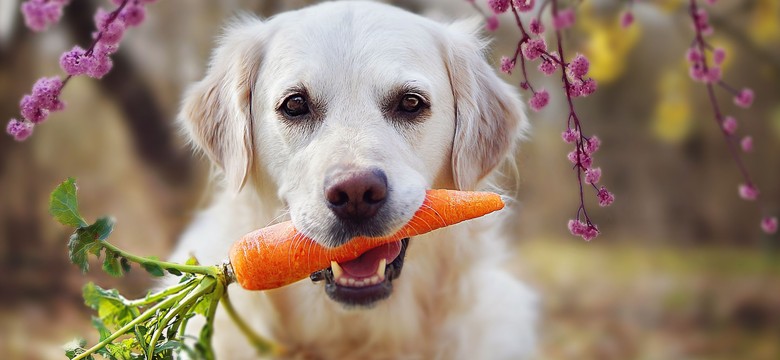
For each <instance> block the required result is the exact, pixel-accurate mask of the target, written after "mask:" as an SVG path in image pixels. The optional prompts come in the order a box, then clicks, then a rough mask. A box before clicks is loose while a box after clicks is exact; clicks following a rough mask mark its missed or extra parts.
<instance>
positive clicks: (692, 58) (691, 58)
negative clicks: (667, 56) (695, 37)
mask: <svg viewBox="0 0 780 360" xmlns="http://www.w3.org/2000/svg"><path fill="white" fill-rule="evenodd" d="M685 59H686V60H688V62H692V63H698V62H701V61H702V60H703V59H704V56H703V55H702V54H701V51H699V49H697V48H693V47H692V48H690V49H688V52H687V53H685Z"/></svg>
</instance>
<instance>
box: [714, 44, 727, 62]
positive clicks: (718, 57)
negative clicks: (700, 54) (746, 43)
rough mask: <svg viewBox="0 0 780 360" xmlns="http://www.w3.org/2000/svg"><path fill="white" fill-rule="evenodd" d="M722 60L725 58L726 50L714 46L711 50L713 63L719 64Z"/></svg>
mask: <svg viewBox="0 0 780 360" xmlns="http://www.w3.org/2000/svg"><path fill="white" fill-rule="evenodd" d="M723 60H726V50H723V48H715V50H713V51H712V61H714V62H715V65H721V64H723Z"/></svg>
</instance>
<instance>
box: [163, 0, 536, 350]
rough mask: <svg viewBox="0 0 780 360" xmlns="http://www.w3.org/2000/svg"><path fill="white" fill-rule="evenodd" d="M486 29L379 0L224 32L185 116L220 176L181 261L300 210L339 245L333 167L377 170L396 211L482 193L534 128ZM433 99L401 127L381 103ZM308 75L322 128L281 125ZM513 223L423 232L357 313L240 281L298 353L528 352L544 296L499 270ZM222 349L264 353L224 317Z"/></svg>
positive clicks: (256, 319) (300, 291)
mask: <svg viewBox="0 0 780 360" xmlns="http://www.w3.org/2000/svg"><path fill="white" fill-rule="evenodd" d="M477 26H479V25H478V24H477V23H475V22H461V23H455V24H451V25H445V24H439V23H436V22H433V21H431V20H427V19H425V18H423V17H420V16H417V15H413V14H410V13H407V12H404V11H402V10H399V9H396V8H393V7H390V6H386V5H380V4H375V3H368V2H337V3H325V4H321V5H317V6H314V7H309V8H305V9H302V10H299V11H295V12H289V13H283V14H281V15H278V16H276V17H273V18H271V19H268V20H267V21H264V22H263V21H260V20H257V19H253V18H244V19H242V20H239V21H237V22H236V23H235V24H234V25H232V26H230V27H229V28H228V30H227V31H226V34H225V35H224V36H223V37H222V39H221V40H220V44H219V46H218V48H217V49H216V50H215V52H214V55H213V58H212V62H211V65H210V68H209V71H208V74H207V75H206V77H205V78H204V79H203V80H202V81H200V82H198V83H197V84H195V85H193V87H192V88H191V89H190V90H189V91H188V93H187V94H186V96H185V100H184V104H183V108H182V113H181V120H182V124H183V126H184V128H185V130H186V131H187V133H188V136H189V137H190V138H191V139H192V141H193V142H194V143H195V145H196V146H197V147H198V148H200V149H201V150H202V151H204V153H205V154H206V155H207V156H208V157H209V158H210V159H211V160H212V161H213V162H214V164H215V165H216V167H217V169H218V171H219V173H220V174H222V175H223V176H222V177H223V179H224V185H225V186H224V190H221V191H220V192H219V193H218V194H217V196H216V199H215V201H214V203H213V204H212V205H211V206H210V208H208V209H207V210H205V211H204V212H202V213H201V214H199V215H198V216H197V218H196V219H195V220H194V221H193V224H192V225H191V226H190V228H189V229H188V230H187V232H186V233H185V234H184V236H183V237H182V239H181V242H180V244H179V246H178V248H177V250H176V252H175V254H174V255H173V259H174V260H178V261H181V260H183V259H185V258H186V257H187V256H189V255H190V254H192V255H195V256H196V257H197V258H198V259H199V260H200V261H201V262H202V263H219V262H221V261H222V260H223V259H224V258H225V257H226V255H227V251H228V249H229V247H230V245H231V243H232V242H233V241H234V240H235V239H238V238H239V237H240V236H241V235H243V234H244V233H247V232H249V231H251V230H253V229H256V228H259V227H263V226H266V225H268V224H269V223H272V222H275V221H277V220H279V219H280V218H284V217H285V216H286V215H287V212H288V211H289V216H290V218H291V219H292V220H293V222H294V223H295V225H296V227H297V228H299V229H301V230H302V231H304V232H305V233H306V234H308V235H310V236H312V237H313V238H315V239H317V240H318V241H321V242H323V243H325V244H327V243H329V241H330V240H329V238H330V237H333V236H335V235H334V234H331V233H329V232H325V231H323V230H322V228H323V224H330V223H332V222H333V221H334V216H333V214H332V213H331V211H330V210H329V209H328V208H327V206H325V200H324V198H323V194H322V187H323V181H324V176H325V173H326V171H327V169H328V168H330V167H332V166H337V165H339V164H349V165H354V166H359V167H378V168H381V169H382V170H383V171H385V173H386V174H387V177H388V187H389V189H390V190H389V195H388V202H387V203H386V204H385V205H384V207H385V208H386V209H387V218H386V221H387V222H388V223H389V224H390V225H391V228H393V229H395V228H398V227H400V226H402V224H404V223H405V222H406V221H408V220H409V218H410V217H411V216H412V214H413V212H414V211H415V210H416V208H417V207H418V206H419V204H420V203H421V201H422V198H423V196H424V191H425V189H427V188H461V189H474V188H478V187H480V186H481V185H480V184H483V185H484V184H485V183H486V182H487V181H489V180H490V175H491V173H492V172H493V171H494V170H495V168H496V167H497V166H498V165H499V164H500V163H501V162H502V161H504V160H506V159H507V158H510V157H511V154H512V152H513V150H514V147H515V143H516V141H517V140H518V138H519V137H520V135H521V133H522V130H523V128H524V126H525V124H526V122H527V121H526V118H525V115H524V109H523V106H522V103H521V102H520V100H519V97H518V95H517V93H516V92H515V91H514V89H513V88H511V87H510V86H508V85H507V84H505V83H504V82H502V81H501V80H500V79H499V78H498V77H497V76H496V75H495V73H494V71H493V70H492V69H491V67H490V66H489V65H488V64H487V63H486V62H485V61H484V59H483V57H482V51H483V48H484V43H483V42H482V41H481V40H480V39H479V38H478V37H477V36H476V35H475V29H476V28H477ZM410 83H411V84H413V85H414V86H415V87H418V88H420V89H423V90H424V91H425V92H427V93H428V94H429V95H430V100H431V103H432V106H431V111H430V116H429V117H428V118H427V119H425V120H424V121H422V122H419V123H415V124H408V125H400V126H399V125H398V124H397V123H393V122H392V121H388V119H386V118H385V116H384V115H383V112H382V106H381V103H382V99H385V96H386V95H387V93H388V91H391V90H392V89H394V88H396V87H397V86H399V85H402V84H410ZM295 86H298V87H300V86H303V87H305V88H306V89H307V91H308V93H309V94H311V95H312V96H313V97H317V98H318V99H319V100H320V101H321V103H322V104H324V108H325V109H324V114H323V116H321V117H320V118H319V119H318V121H317V123H316V124H314V125H313V126H312V127H311V128H303V127H300V126H298V125H294V126H290V125H289V124H287V125H285V123H284V121H282V119H281V118H280V116H279V114H278V113H277V111H276V109H277V106H278V104H279V102H280V99H283V98H284V97H285V91H288V90H289V89H290V88H291V87H295ZM501 218H502V216H501V215H500V214H497V215H491V216H488V217H486V218H483V219H479V220H474V221H471V222H468V223H465V224H461V225H457V226H453V227H450V228H446V229H442V230H439V231H436V232H434V233H432V234H429V235H424V236H419V237H415V238H413V239H412V241H411V244H410V248H409V250H408V252H407V256H406V261H405V265H404V267H403V272H402V275H401V276H400V277H399V278H398V279H396V280H395V281H394V282H393V286H394V291H393V294H392V295H391V296H390V297H389V298H388V299H386V300H383V301H381V302H380V303H378V304H377V305H376V306H375V307H373V308H370V309H345V308H344V307H343V306H342V305H341V304H339V303H336V302H334V301H332V300H330V299H329V298H328V297H327V296H326V294H325V292H324V290H323V288H322V284H315V283H312V282H311V281H309V280H303V281H300V282H298V283H295V284H293V285H290V286H287V287H283V288H280V289H277V290H273V291H267V292H262V293H261V292H248V291H244V290H242V289H240V288H238V287H232V288H231V290H230V292H231V298H232V300H233V301H234V302H235V305H236V306H237V308H238V309H239V311H240V313H241V314H242V316H244V317H245V318H246V319H247V320H248V322H249V323H250V324H251V325H252V326H253V327H254V328H255V329H256V330H257V331H258V332H260V333H262V334H264V335H265V336H268V337H270V338H272V339H274V340H275V341H278V342H280V343H281V344H282V345H283V346H284V347H285V348H287V349H288V350H289V351H290V353H289V358H296V359H298V358H300V359H520V358H524V357H526V356H529V354H531V353H532V352H533V348H534V346H533V344H534V324H535V314H536V309H535V296H534V295H533V293H532V292H531V291H529V290H528V289H527V288H526V287H525V286H524V285H523V284H522V283H520V282H519V281H518V280H516V279H514V278H513V277H512V276H510V275H509V274H508V273H506V272H505V271H504V270H502V268H501V263H502V261H503V260H505V256H506V251H505V249H504V242H503V240H504V239H503V235H502V234H500V233H499V232H498V231H497V230H496V229H498V228H499V226H498V224H497V222H498V221H500V220H501ZM215 347H216V349H217V355H218V356H219V357H220V358H222V359H242V358H254V357H255V356H256V355H255V352H254V350H253V349H251V347H250V346H249V344H248V343H247V342H246V340H245V339H244V338H243V337H242V335H240V333H239V332H238V331H237V329H235V327H234V326H233V325H232V324H231V323H230V321H229V320H227V317H226V316H225V315H224V314H222V313H221V312H220V313H218V320H217V327H216V331H215Z"/></svg>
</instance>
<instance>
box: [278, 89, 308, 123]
mask: <svg viewBox="0 0 780 360" xmlns="http://www.w3.org/2000/svg"><path fill="white" fill-rule="evenodd" d="M281 110H282V112H284V114H285V115H287V116H288V117H298V116H302V115H306V114H308V113H309V102H308V101H306V98H305V97H304V96H303V95H301V94H294V95H291V96H290V97H288V98H287V99H285V100H284V103H282V109H281Z"/></svg>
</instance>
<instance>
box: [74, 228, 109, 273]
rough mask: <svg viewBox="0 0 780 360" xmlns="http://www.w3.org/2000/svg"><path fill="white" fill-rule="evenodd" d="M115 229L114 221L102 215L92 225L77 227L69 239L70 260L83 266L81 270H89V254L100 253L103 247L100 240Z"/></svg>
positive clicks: (80, 266)
mask: <svg viewBox="0 0 780 360" xmlns="http://www.w3.org/2000/svg"><path fill="white" fill-rule="evenodd" d="M113 229H114V221H113V220H112V219H111V218H108V217H102V218H100V219H97V221H95V223H94V224H92V225H89V226H87V227H80V228H78V229H76V232H75V233H73V235H71V236H70V240H69V241H68V256H69V257H70V262H72V263H73V264H75V265H77V266H78V267H79V268H81V271H83V272H87V270H89V262H88V261H87V257H88V255H89V254H90V253H92V254H95V255H98V254H99V253H100V250H101V249H102V248H103V244H101V243H100V240H105V239H106V238H107V237H108V235H109V234H111V231H112V230H113Z"/></svg>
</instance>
